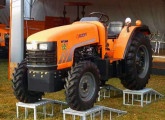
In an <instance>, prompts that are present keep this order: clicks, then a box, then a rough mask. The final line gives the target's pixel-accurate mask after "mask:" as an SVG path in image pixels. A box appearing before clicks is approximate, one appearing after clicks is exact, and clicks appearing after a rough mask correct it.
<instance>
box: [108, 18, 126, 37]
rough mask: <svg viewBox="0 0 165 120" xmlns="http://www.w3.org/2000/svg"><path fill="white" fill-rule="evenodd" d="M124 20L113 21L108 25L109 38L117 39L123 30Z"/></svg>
mask: <svg viewBox="0 0 165 120" xmlns="http://www.w3.org/2000/svg"><path fill="white" fill-rule="evenodd" d="M123 26H124V24H123V22H121V21H112V22H110V23H109V25H108V38H109V39H116V38H117V37H118V36H119V34H120V32H121V30H122V29H123Z"/></svg>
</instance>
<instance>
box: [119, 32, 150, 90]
mask: <svg viewBox="0 0 165 120" xmlns="http://www.w3.org/2000/svg"><path fill="white" fill-rule="evenodd" d="M123 67H124V68H125V74H124V75H123V76H122V77H121V78H120V79H121V83H122V84H123V85H124V87H126V88H128V89H131V90H140V89H143V88H144V87H146V84H147V83H148V80H149V78H150V74H151V69H152V52H151V45H150V40H149V39H148V37H147V36H146V35H145V34H143V33H136V34H135V36H134V38H133V40H132V43H131V45H130V48H129V50H128V53H127V55H126V58H125V60H124V66H123Z"/></svg>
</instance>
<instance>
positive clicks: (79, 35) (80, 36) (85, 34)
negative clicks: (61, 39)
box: [78, 33, 87, 38]
mask: <svg viewBox="0 0 165 120" xmlns="http://www.w3.org/2000/svg"><path fill="white" fill-rule="evenodd" d="M85 36H87V33H82V34H78V38H82V37H85Z"/></svg>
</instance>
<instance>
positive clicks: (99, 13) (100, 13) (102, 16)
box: [89, 12, 109, 23]
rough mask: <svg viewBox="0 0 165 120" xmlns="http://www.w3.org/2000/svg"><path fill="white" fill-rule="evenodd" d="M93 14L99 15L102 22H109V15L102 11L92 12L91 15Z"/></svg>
mask: <svg viewBox="0 0 165 120" xmlns="http://www.w3.org/2000/svg"><path fill="white" fill-rule="evenodd" d="M92 16H99V17H98V18H99V21H100V22H102V23H107V22H108V21H109V16H108V15H106V14H104V13H102V12H92V13H90V14H89V17H92Z"/></svg>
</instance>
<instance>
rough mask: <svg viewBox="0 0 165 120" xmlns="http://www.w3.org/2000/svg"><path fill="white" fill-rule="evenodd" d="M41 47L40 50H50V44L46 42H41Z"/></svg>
mask: <svg viewBox="0 0 165 120" xmlns="http://www.w3.org/2000/svg"><path fill="white" fill-rule="evenodd" d="M39 49H40V50H48V44H46V43H44V44H40V45H39Z"/></svg>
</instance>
